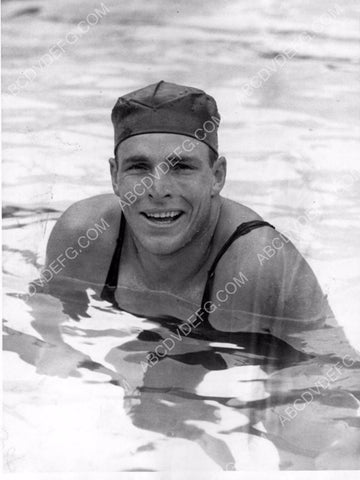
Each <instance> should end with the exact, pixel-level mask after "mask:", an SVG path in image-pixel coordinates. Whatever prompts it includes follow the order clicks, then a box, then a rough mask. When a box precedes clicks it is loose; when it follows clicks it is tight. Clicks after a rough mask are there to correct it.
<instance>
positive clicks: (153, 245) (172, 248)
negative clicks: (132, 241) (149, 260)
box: [141, 239, 185, 255]
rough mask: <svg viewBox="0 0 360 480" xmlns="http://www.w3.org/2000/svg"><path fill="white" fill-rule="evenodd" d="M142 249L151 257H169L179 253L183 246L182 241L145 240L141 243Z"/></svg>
mask: <svg viewBox="0 0 360 480" xmlns="http://www.w3.org/2000/svg"><path fill="white" fill-rule="evenodd" d="M141 244H142V246H143V248H144V249H145V250H146V251H148V252H149V253H151V254H152V255H171V254H174V253H176V252H177V251H179V250H180V249H181V248H182V247H183V246H184V245H185V242H184V241H182V242H181V241H179V240H175V239H174V240H167V241H166V240H162V241H159V240H155V239H154V240H153V241H151V239H147V240H146V241H144V242H141Z"/></svg>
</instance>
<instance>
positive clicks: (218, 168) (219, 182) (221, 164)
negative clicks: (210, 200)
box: [212, 157, 226, 197]
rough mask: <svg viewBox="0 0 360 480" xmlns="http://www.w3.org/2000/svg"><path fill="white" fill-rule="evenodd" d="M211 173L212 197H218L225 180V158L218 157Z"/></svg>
mask: <svg viewBox="0 0 360 480" xmlns="http://www.w3.org/2000/svg"><path fill="white" fill-rule="evenodd" d="M212 172H213V175H214V180H213V186H212V197H214V196H215V195H218V194H219V193H220V192H221V190H222V189H223V186H224V184H225V179H226V158H225V157H219V158H218V159H217V160H216V161H215V162H214V165H213V166H212Z"/></svg>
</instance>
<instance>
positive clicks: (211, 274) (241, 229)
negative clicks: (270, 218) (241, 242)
mask: <svg viewBox="0 0 360 480" xmlns="http://www.w3.org/2000/svg"><path fill="white" fill-rule="evenodd" d="M260 227H271V228H275V227H274V226H273V225H271V224H270V223H268V222H264V221H262V220H252V221H251V222H244V223H242V224H241V225H239V226H238V227H237V229H236V230H235V232H234V233H233V234H232V235H230V237H229V238H228V239H227V240H226V242H225V243H224V245H223V246H222V248H221V249H220V251H219V253H218V254H217V255H216V257H215V260H214V261H213V263H212V265H211V267H210V270H209V271H208V275H207V279H206V284H205V288H204V293H203V297H202V300H201V306H200V313H199V314H198V315H199V317H200V318H201V319H202V321H203V323H204V326H205V327H207V328H212V327H211V325H210V323H209V310H207V309H205V308H204V307H205V304H206V303H207V302H209V301H210V298H211V291H212V286H213V283H214V278H215V269H216V266H217V264H218V263H219V261H220V259H221V257H222V256H223V255H224V253H225V252H226V251H227V249H228V248H229V247H230V245H231V244H232V243H233V242H234V241H235V240H237V239H238V238H239V237H242V236H243V235H246V234H247V233H249V232H251V231H252V230H255V229H256V228H260Z"/></svg>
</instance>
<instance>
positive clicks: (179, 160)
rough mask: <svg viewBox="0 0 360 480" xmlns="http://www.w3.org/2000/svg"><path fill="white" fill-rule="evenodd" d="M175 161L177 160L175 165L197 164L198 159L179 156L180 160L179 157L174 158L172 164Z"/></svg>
mask: <svg viewBox="0 0 360 480" xmlns="http://www.w3.org/2000/svg"><path fill="white" fill-rule="evenodd" d="M175 159H176V160H177V162H176V163H180V162H181V163H194V162H197V161H198V159H197V158H195V157H189V156H188V155H181V154H180V158H179V157H175V158H174V160H173V161H174V162H175Z"/></svg>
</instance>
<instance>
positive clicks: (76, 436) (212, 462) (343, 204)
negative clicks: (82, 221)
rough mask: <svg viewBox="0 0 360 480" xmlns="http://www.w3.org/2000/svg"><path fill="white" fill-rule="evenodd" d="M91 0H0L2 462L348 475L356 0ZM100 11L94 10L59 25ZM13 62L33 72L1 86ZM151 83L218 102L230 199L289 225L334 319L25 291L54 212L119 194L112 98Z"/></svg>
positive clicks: (356, 379) (359, 224)
mask: <svg viewBox="0 0 360 480" xmlns="http://www.w3.org/2000/svg"><path fill="white" fill-rule="evenodd" d="M100 4H101V2H95V1H92V0H91V1H87V2H85V1H78V2H77V3H76V7H74V6H73V4H72V3H71V2H70V1H68V0H66V1H62V2H49V1H48V2H45V1H41V0H26V1H25V0H19V1H8V2H5V3H4V8H3V10H4V11H3V18H4V21H3V43H4V52H3V89H4V96H3V130H4V142H3V162H4V165H3V173H4V180H3V197H4V213H3V214H4V222H3V227H4V233H3V240H4V254H3V272H4V273H3V275H4V281H3V284H4V309H3V310H4V327H3V331H4V340H3V350H4V352H3V360H4V427H3V452H4V470H5V472H20V473H21V472H85V471H87V472H92V471H94V472H95V471H98V472H101V471H102V472H105V471H106V472H115V471H169V470H171V471H174V472H175V471H181V470H187V471H189V472H190V471H199V472H200V471H203V470H204V471H205V470H207V471H223V470H306V469H309V470H313V469H314V470H315V469H339V468H340V469H359V468H360V463H359V462H360V461H359V459H360V428H359V427H360V357H359V354H358V353H357V351H359V350H360V327H359V322H358V317H359V312H360V295H359V293H358V292H359V283H360V277H359V271H360V270H359V267H360V260H359V252H358V243H359V242H358V239H359V236H360V220H359V219H360V202H359V197H360V189H359V185H360V169H359V166H358V160H356V159H358V157H359V112H360V105H359V82H358V72H359V60H358V59H359V42H358V41H359V37H360V33H359V29H358V24H357V21H356V17H357V15H358V10H359V7H358V5H357V4H356V2H337V3H331V2H327V1H323V0H322V1H318V2H316V3H315V4H314V2H310V1H305V2H304V1H302V2H300V1H298V0H294V1H292V2H291V3H290V2H285V1H280V0H278V1H277V0H262V1H259V2H256V3H255V4H254V2H250V1H248V0H244V1H242V2H236V1H230V0H227V1H224V2H222V6H221V8H220V9H219V5H218V2H215V1H212V0H210V1H208V2H206V4H204V2H200V1H198V0H195V1H192V2H188V1H182V2H165V0H162V1H161V0H157V1H154V2H145V1H135V2H132V3H130V2H128V3H127V4H126V3H125V2H124V3H123V4H122V5H120V4H119V2H116V1H115V0H108V1H106V2H103V4H105V6H106V9H107V10H109V11H107V10H103V8H104V7H100ZM99 8H100V9H102V10H103V11H105V13H106V14H103V16H102V18H101V21H99V22H98V23H96V24H94V25H93V26H91V28H89V30H88V32H87V33H86V34H84V35H83V36H81V37H79V38H78V40H76V41H75V42H74V40H73V37H67V34H68V32H69V31H71V29H73V28H75V27H76V25H77V24H78V23H79V22H80V21H83V20H84V19H86V18H93V17H87V16H88V15H89V13H91V12H94V11H95V9H99ZM329 12H330V13H329ZM314 31H315V32H316V34H314V35H312V38H311V39H310V40H306V41H305V40H301V41H300V40H299V39H300V38H305V37H304V36H303V37H301V35H302V34H303V32H308V33H309V32H310V33H311V32H314ZM66 38H69V39H70V38H72V42H73V43H69V42H67V41H66V40H64V39H66ZM60 40H62V41H64V42H65V46H64V52H63V53H62V54H61V55H60V56H59V57H58V58H56V59H54V58H53V57H51V58H52V61H51V62H50V61H49V64H48V66H46V67H41V66H40V65H42V64H41V61H40V59H41V58H43V56H44V55H45V54H47V53H48V52H49V48H50V47H51V46H52V45H54V44H56V43H57V42H59V41H60ZM291 47H293V48H296V53H297V54H296V56H293V58H291V59H286V61H284V60H281V61H280V62H278V63H276V62H274V58H275V57H276V55H279V53H281V52H284V51H285V50H284V49H289V48H291ZM47 58H49V57H47ZM279 58H282V59H284V56H280V57H278V59H279ZM39 61H40V63H39ZM44 61H45V60H43V62H44ZM25 69H32V71H33V72H35V77H34V78H33V79H32V80H31V81H24V77H22V82H21V85H22V87H21V88H20V90H19V91H18V92H17V93H16V95H12V94H11V90H9V89H8V87H9V86H10V85H13V84H14V83H15V84H16V82H17V81H18V79H19V78H20V76H21V75H22V72H23V71H24V70H25ZM261 69H265V72H267V73H264V71H263V73H262V74H259V72H260V71H261ZM269 72H270V73H271V74H269ZM260 75H262V77H261V76H260ZM268 75H269V76H268ZM266 77H268V78H266ZM264 78H266V80H264ZM161 79H164V80H167V81H173V82H177V83H182V84H188V85H193V86H197V87H200V88H204V89H205V90H206V91H208V92H209V93H210V94H212V95H213V96H214V97H215V98H216V99H217V102H218V106H219V110H220V112H221V115H222V126H221V127H220V128H221V134H220V149H221V151H222V152H223V153H224V154H225V155H226V157H227V158H228V165H229V168H228V181H227V185H226V188H225V191H224V195H225V196H227V197H229V198H232V199H235V200H237V201H239V202H241V203H243V204H245V205H247V206H249V207H251V208H253V209H254V210H256V211H257V212H258V213H260V215H262V216H263V217H264V218H265V219H266V220H267V221H269V222H270V223H272V224H273V225H276V227H277V228H278V229H279V230H281V231H284V232H287V233H288V234H289V236H290V237H291V239H292V240H293V242H294V243H295V245H296V246H297V248H298V249H299V250H300V251H301V252H302V254H303V255H304V256H305V258H306V259H307V260H308V262H309V263H310V265H311V266H312V268H313V270H314V271H315V273H316V275H317V277H318V278H319V281H320V283H321V285H322V287H323V290H324V292H325V293H326V294H327V295H328V298H329V301H330V304H331V307H332V309H333V311H334V313H335V317H336V320H335V319H328V321H327V323H326V325H324V326H316V327H315V326H314V328H312V329H309V328H308V327H307V328H303V329H301V328H300V329H299V328H298V329H297V330H296V331H294V332H287V334H286V335H283V336H281V338H277V337H275V336H271V335H270V334H264V333H259V332H257V331H250V332H249V331H247V332H238V333H236V334H231V335H229V334H226V333H221V332H219V333H214V332H209V331H204V330H202V329H201V328H199V329H196V330H194V331H192V332H191V334H189V335H182V336H180V334H179V325H180V324H181V321H180V320H178V319H177V318H176V316H175V315H174V317H171V318H139V317H135V316H133V315H130V314H128V313H126V312H120V311H117V310H116V309H114V308H113V307H112V306H111V305H110V304H108V303H107V302H103V301H100V299H99V298H98V296H97V295H96V294H95V292H94V290H92V289H91V288H88V289H87V295H86V296H85V297H84V296H81V295H76V294H74V292H76V289H77V285H76V282H75V283H74V285H68V287H69V288H68V289H67V292H68V293H67V300H66V308H64V303H63V302H62V301H60V300H59V298H57V297H56V296H54V295H49V294H46V293H37V294H36V295H33V296H29V295H26V292H27V289H28V284H29V282H30V281H32V280H33V279H34V278H37V277H38V276H39V272H40V269H41V267H42V266H43V264H44V252H45V247H46V242H47V239H48V237H49V234H50V232H51V229H52V227H53V225H54V223H55V221H56V219H57V218H58V217H59V215H60V214H61V212H62V211H63V210H64V209H65V208H66V207H67V206H69V205H70V204H71V203H73V202H74V201H77V200H80V199H82V198H85V197H88V196H92V195H97V194H100V193H108V192H110V191H111V185H110V179H109V172H108V164H107V158H108V157H109V156H111V150H112V130H111V124H110V111H111V108H112V106H113V104H114V103H115V101H116V98H117V97H118V96H120V95H122V94H124V93H126V92H128V91H130V90H132V89H136V88H140V87H142V86H144V85H146V84H150V83H154V82H157V81H159V80H161ZM251 79H253V84H256V85H258V86H257V87H256V88H252V89H251V94H250V95H246V94H245V93H246V92H249V87H247V89H245V88H244V85H247V84H248V83H249V82H250V80H251ZM256 82H257V83H256ZM17 85H20V83H17ZM274 321H276V320H274ZM179 337H180V338H181V339H180V338H179ZM166 339H172V341H173V343H174V346H173V347H172V348H171V350H169V351H168V352H167V355H166V356H164V358H163V359H161V361H158V362H157V363H156V364H154V365H153V366H147V367H146V366H144V362H145V361H146V355H147V354H148V353H149V352H152V351H154V348H156V346H157V345H159V344H160V343H161V342H163V341H165V340H166ZM168 344H169V345H172V343H171V342H170V343H169V341H168Z"/></svg>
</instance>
